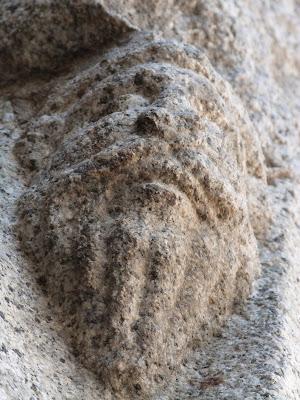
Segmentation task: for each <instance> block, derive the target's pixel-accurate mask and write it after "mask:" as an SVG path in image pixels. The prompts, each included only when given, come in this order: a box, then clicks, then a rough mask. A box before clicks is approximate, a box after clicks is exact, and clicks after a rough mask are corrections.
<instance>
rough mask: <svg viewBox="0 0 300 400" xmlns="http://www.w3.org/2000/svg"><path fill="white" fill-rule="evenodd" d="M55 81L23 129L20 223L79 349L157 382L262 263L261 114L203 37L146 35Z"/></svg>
mask: <svg viewBox="0 0 300 400" xmlns="http://www.w3.org/2000/svg"><path fill="white" fill-rule="evenodd" d="M153 54H155V61H154V60H153ZM108 66H109V67H108ZM47 85H49V86H51V87H52V89H51V90H50V92H49V93H48V97H47V99H46V101H45V103H44V104H43V105H42V107H41V108H40V110H39V111H38V112H37V113H36V114H35V115H34V116H33V118H32V119H31V120H30V121H29V123H27V124H26V125H25V126H24V128H23V132H24V133H23V135H22V139H21V141H19V142H18V143H17V149H16V152H17V154H18V155H20V157H21V159H22V160H24V164H25V165H26V164H28V162H29V165H28V166H29V167H31V169H32V170H33V178H32V182H33V183H32V186H31V189H30V190H29V191H28V192H27V193H26V194H25V196H24V198H23V199H22V200H21V206H20V207H21V220H20V230H21V233H20V236H21V239H22V242H23V245H24V248H25V251H26V254H28V255H30V257H31V259H32V260H33V262H34V263H35V265H36V268H37V274H38V280H39V281H40V282H42V284H43V285H44V286H45V289H46V290H47V292H48V295H49V296H50V298H51V299H52V301H53V302H54V306H55V307H56V308H58V314H60V318H61V320H62V321H63V322H62V323H63V324H64V326H65V331H66V336H67V340H68V341H70V342H71V343H72V345H73V346H74V347H75V349H76V350H77V352H78V353H79V357H80V359H81V360H82V361H83V363H84V364H85V365H86V366H87V367H89V368H91V369H92V370H93V371H95V372H96V373H98V374H100V375H101V376H102V378H104V380H105V381H108V382H110V383H111V386H112V387H113V388H114V390H117V391H122V390H123V388H124V387H126V386H127V387H128V388H129V391H130V392H131V393H133V394H132V395H134V394H139V395H141V393H144V395H148V394H149V393H151V392H153V391H154V392H155V391H157V389H158V388H159V387H160V385H162V384H165V381H166V380H167V379H168V377H169V375H172V374H174V370H175V369H176V367H178V364H179V363H180V361H181V360H182V358H183V356H184V355H185V354H186V353H187V351H188V348H189V346H191V345H192V344H193V343H194V342H195V341H197V342H198V343H199V342H201V341H203V338H205V337H207V335H209V334H211V333H212V332H213V331H214V330H215V329H216V328H218V327H219V326H220V323H221V322H222V321H223V319H224V317H225V316H226V315H228V313H229V312H230V311H231V310H232V305H233V304H234V303H235V302H240V301H242V299H243V298H245V297H246V296H247V295H248V293H249V288H250V284H251V282H252V279H253V276H254V273H255V272H256V271H258V259H257V251H256V241H255V239H254V236H253V232H252V227H251V224H250V221H249V217H248V208H247V199H246V187H245V180H246V176H247V175H248V174H256V175H257V176H258V178H257V179H259V178H261V179H263V174H264V168H263V164H262V155H261V150H260V148H259V147H255V146H256V145H257V143H258V140H255V139H253V138H255V135H254V127H253V126H252V124H251V122H250V120H249V118H248V116H247V113H246V112H245V110H244V109H243V108H242V107H241V106H240V104H239V101H238V99H237V98H235V96H234V95H233V93H232V91H231V90H230V88H229V86H228V85H227V84H226V82H224V81H223V80H222V79H221V78H220V76H219V75H218V74H216V73H215V72H214V70H213V69H212V67H211V66H210V64H209V62H208V60H207V59H206V57H205V56H204V55H203V54H202V53H201V52H199V51H198V50H196V49H195V48H193V47H191V46H183V45H179V44H177V43H176V42H172V41H164V40H155V39H152V38H151V35H150V36H149V37H143V36H139V37H136V38H133V39H132V41H131V42H129V43H128V44H126V45H125V46H123V47H120V48H119V49H114V50H113V51H112V53H110V52H108V53H107V55H105V56H103V58H102V59H100V61H98V62H97V63H96V64H94V65H92V66H90V67H88V68H86V69H83V70H82V71H80V72H78V71H76V74H74V73H70V76H68V78H65V79H62V78H61V77H60V78H59V79H54V80H52V81H51V82H50V84H47ZM41 146H43V147H41ZM254 155H255V156H254ZM251 157H252V158H251ZM35 170H37V171H35ZM262 182H263V180H262ZM53 260H55V261H53ZM135 392H136V393H135Z"/></svg>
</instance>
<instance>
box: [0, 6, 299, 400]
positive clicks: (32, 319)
mask: <svg viewBox="0 0 300 400" xmlns="http://www.w3.org/2000/svg"><path fill="white" fill-rule="evenodd" d="M299 8H300V4H299V2H298V1H272V2H268V1H246V0H244V1H226V2H223V1H217V0H216V1H215V0H211V1H200V0H199V1H191V2H188V4H187V2H185V1H158V2H156V1H155V2H147V3H145V2H143V1H123V2H119V1H103V2H97V1H64V2H58V1H47V2H46V1H43V2H41V1H39V2H31V1H13V2H11V1H4V2H3V3H2V4H1V10H2V12H1V22H2V23H1V28H0V37H1V44H0V46H1V47H0V54H1V62H0V69H1V74H2V79H1V118H2V124H1V138H0V139H1V150H0V152H1V170H0V174H1V197H0V201H1V209H2V211H1V217H0V218H1V248H0V255H1V259H0V263H1V306H0V311H1V313H0V323H1V330H0V332H1V333H0V365H1V370H0V374H1V387H0V398H1V399H2V398H3V399H27V398H28V399H52V398H54V399H83V398H86V399H94V398H95V399H96V398H97V399H98V398H100V399H110V398H112V399H113V398H122V399H123V398H125V396H126V395H125V394H119V395H117V394H116V393H114V394H112V393H111V392H110V391H109V390H108V389H105V388H104V387H103V386H102V385H101V384H100V383H99V381H98V379H97V378H96V377H95V375H93V374H92V373H91V372H89V371H88V370H87V369H85V368H84V367H82V366H81V364H79V363H78V361H77V360H76V359H75V358H74V356H73V355H72V353H71V351H70V348H69V347H68V346H67V345H66V341H65V340H64V332H63V327H62V326H61V325H60V324H58V323H57V320H56V318H55V317H54V316H53V314H52V312H51V311H50V310H51V308H49V304H47V297H45V295H44V293H43V292H42V291H41V290H40V286H39V285H37V284H36V281H35V278H34V274H33V273H32V265H27V264H30V261H29V260H28V259H27V258H26V257H24V253H23V251H22V249H21V248H20V243H19V241H18V240H17V238H16V230H15V224H16V223H19V222H18V217H17V208H18V207H19V206H18V204H19V201H20V200H19V199H20V198H22V195H23V194H24V193H25V192H27V191H28V186H29V185H32V183H31V179H32V176H33V175H34V173H35V172H34V171H35V168H36V165H37V166H38V168H41V166H43V163H44V161H45V159H47V154H48V153H47V152H49V149H48V148H47V141H45V139H44V138H43V137H39V136H38V137H37V138H35V137H34V135H33V138H31V139H30V140H28V135H27V133H28V132H27V130H26V129H25V130H24V126H25V125H26V123H27V121H28V120H32V119H33V117H34V115H35V112H36V110H37V109H38V108H39V106H40V104H41V103H43V102H45V101H46V99H47V97H48V96H49V93H51V90H52V87H51V85H52V82H54V80H53V79H56V78H55V77H58V78H57V79H58V81H57V82H56V85H57V86H58V87H59V86H60V87H62V91H63V92H65V91H66V88H65V86H64V82H65V80H66V76H68V74H70V73H71V74H72V71H75V75H76V74H77V76H79V77H81V76H83V78H80V79H83V82H84V71H86V70H87V71H90V70H89V69H88V68H89V67H91V66H93V65H96V63H97V60H98V59H99V57H100V58H101V57H103V54H107V53H109V51H111V49H112V48H116V49H117V48H118V46H122V45H123V44H124V43H125V42H126V41H128V40H129V39H130V38H131V37H132V36H134V35H137V37H139V35H141V36H140V37H142V35H143V33H141V32H143V31H145V30H146V31H153V32H154V33H152V35H154V40H157V41H160V40H161V41H162V43H163V40H166V39H167V40H169V39H170V40H176V41H178V42H179V43H182V42H184V43H189V44H191V45H194V46H196V47H199V48H201V49H202V50H203V51H204V53H205V54H206V55H207V57H208V60H209V61H210V63H211V65H212V68H213V69H214V70H216V71H217V72H218V73H219V74H220V76H221V77H222V78H224V79H225V80H226V81H227V82H228V84H229V85H230V86H231V88H232V89H230V90H233V91H234V93H235V96H238V100H236V101H237V105H236V107H237V108H238V107H240V108H244V109H245V110H246V112H247V118H248V117H249V119H250V121H251V122H250V124H251V125H250V126H251V127H252V128H251V129H252V131H251V135H250V136H246V137H245V142H246V149H247V151H246V152H247V156H248V161H247V168H248V170H250V171H252V173H249V174H246V175H245V187H246V190H247V203H248V207H249V216H250V221H251V225H252V227H253V230H254V234H255V237H256V240H257V244H258V249H259V257H260V264H261V273H260V277H259V278H257V279H256V281H255V285H254V289H253V292H252V296H251V297H250V299H249V301H248V302H247V304H246V305H245V306H244V307H241V309H240V310H238V312H237V311H236V312H235V314H234V315H233V316H232V317H231V318H230V319H229V320H228V322H227V323H226V325H225V327H224V328H222V329H220V330H218V331H216V332H215V333H214V336H210V337H209V338H208V339H207V341H206V343H205V345H203V344H201V346H198V347H196V348H195V350H194V351H193V352H192V354H190V353H187V359H186V360H184V361H183V362H182V364H181V367H180V368H179V370H178V372H177V378H176V379H175V380H174V381H172V383H170V385H169V387H164V388H163V389H161V390H160V391H159V392H158V393H157V394H155V395H154V394H151V398H157V399H177V398H180V399H185V398H186V399H187V398H201V399H215V398H218V399H240V398H245V399H249V400H250V399H265V398H270V399H277V400H279V399H282V400H283V399H298V398H299V395H300V389H299V388H300V383H299V374H300V369H299V365H300V359H299V358H300V348H299V347H300V344H299V339H298V333H299V330H300V326H299V324H300V322H299V316H298V314H299V313H298V312H297V310H299V306H300V304H299V300H298V296H297V293H298V287H299V266H298V263H299V261H298V260H299V257H298V251H299V250H298V248H299V221H298V219H299V209H298V204H299V198H298V196H299V180H298V174H299V150H298V148H299V144H298V140H299V108H300V104H299V94H300V93H299V57H300V55H299V54H300V52H299V44H300V33H299V29H300V24H299V19H300V11H299ZM137 40H138V41H139V40H141V39H137ZM133 48H134V45H133ZM116 52H117V50H116ZM156 57H157V55H156ZM154 59H155V55H154ZM74 66H75V69H74ZM89 73H90V72H89ZM73 74H74V72H73ZM80 79H79V81H80ZM49 82H51V83H50V84H49ZM71 99H72V96H71ZM71 101H73V100H71ZM230 101H232V100H230ZM118 106H119V105H118ZM43 129H44V128H43ZM251 129H250V130H251ZM36 131H38V129H37V130H36ZM50 132H51V131H50ZM247 141H248V142H249V143H248V142H247ZM16 143H17V145H16ZM20 143H21V144H20ZM22 143H23V144H22ZM35 143H37V144H38V146H35ZM253 143H254V144H253ZM24 146H25V149H27V150H26V151H27V153H26V151H25V153H26V154H28V148H29V149H30V154H31V158H29V159H28V157H27V158H26V157H25V156H24V157H23V158H22V154H25V153H24V151H23V150H24ZM253 149H254V150H253ZM255 149H261V150H259V151H261V154H259V152H256V153H255ZM256 151H257V150H256ZM75 152H76V150H75ZM28 160H29V161H28ZM26 163H27V164H26ZM28 163H29V164H28ZM39 163H40V165H39ZM257 165H258V166H257ZM30 166H31V167H32V166H34V168H30ZM28 168H29V169H28ZM42 179H43V178H42ZM27 224H28V223H27ZM137 395H138V394H137ZM1 396H2V397H1ZM120 396H121V397H120ZM131 396H132V395H131ZM143 396H144V398H147V397H145V396H147V395H146V394H144V395H143ZM130 398H131V397H130ZM140 398H141V396H140ZM142 398H143V397H142Z"/></svg>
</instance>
